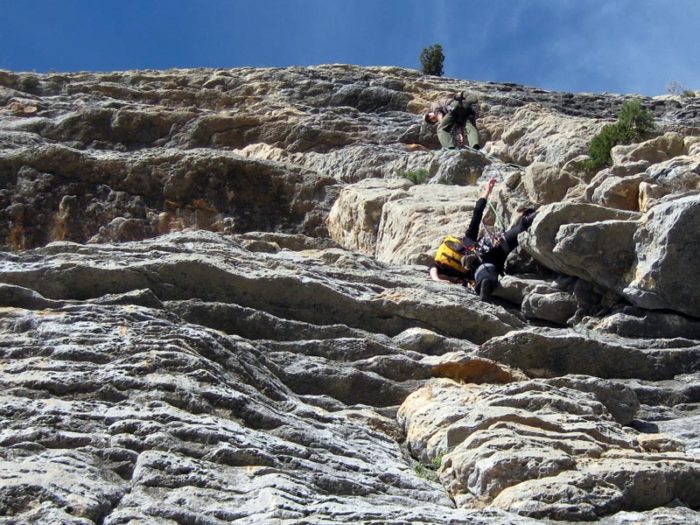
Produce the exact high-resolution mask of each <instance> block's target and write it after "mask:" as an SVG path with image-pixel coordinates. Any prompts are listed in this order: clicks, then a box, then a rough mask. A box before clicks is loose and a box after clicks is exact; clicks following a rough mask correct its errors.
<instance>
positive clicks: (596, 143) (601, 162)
mask: <svg viewBox="0 0 700 525" xmlns="http://www.w3.org/2000/svg"><path fill="white" fill-rule="evenodd" d="M653 130H654V117H653V115H652V114H651V112H650V111H649V110H647V109H643V108H642V105H641V103H640V102H639V100H636V99H635V100H628V101H627V102H625V103H624V104H623V105H622V108H620V112H619V113H618V116H617V122H616V123H614V124H608V125H607V126H604V127H603V129H602V130H600V133H598V134H597V135H596V136H595V137H593V140H591V144H590V146H589V147H588V156H589V157H590V160H589V161H588V162H587V163H586V168H589V169H599V168H602V167H603V166H607V165H609V164H610V162H611V161H612V159H611V157H610V150H612V148H613V147H614V146H617V145H618V144H631V143H633V142H635V141H638V140H640V139H643V138H644V137H645V136H647V135H648V134H649V133H651V132H652V131H653Z"/></svg>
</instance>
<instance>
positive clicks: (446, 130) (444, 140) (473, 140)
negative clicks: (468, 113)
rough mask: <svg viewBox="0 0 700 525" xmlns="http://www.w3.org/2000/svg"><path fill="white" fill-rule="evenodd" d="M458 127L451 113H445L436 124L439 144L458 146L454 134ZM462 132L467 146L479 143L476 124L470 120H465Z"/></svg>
mask: <svg viewBox="0 0 700 525" xmlns="http://www.w3.org/2000/svg"><path fill="white" fill-rule="evenodd" d="M459 130H460V128H459V127H458V126H457V125H456V123H455V120H454V117H453V116H452V113H451V112H450V113H448V114H447V115H445V116H444V117H443V118H442V120H441V121H440V123H439V124H438V126H437V136H438V140H439V141H440V145H441V146H442V147H443V148H449V149H454V148H457V147H459V144H457V139H456V134H457V132H458V131H459ZM464 134H465V139H466V143H467V144H468V145H469V147H472V148H473V147H474V146H476V145H478V144H479V131H478V130H477V129H476V126H475V125H474V124H473V123H472V122H471V121H469V120H468V121H467V122H466V124H465V125H464Z"/></svg>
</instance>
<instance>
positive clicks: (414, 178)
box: [398, 168, 430, 184]
mask: <svg viewBox="0 0 700 525" xmlns="http://www.w3.org/2000/svg"><path fill="white" fill-rule="evenodd" d="M398 175H399V177H403V178H404V179H408V180H410V181H411V182H412V183H413V184H425V183H426V182H428V179H429V178H430V172H429V171H428V170H427V169H425V168H420V169H417V170H399V172H398Z"/></svg>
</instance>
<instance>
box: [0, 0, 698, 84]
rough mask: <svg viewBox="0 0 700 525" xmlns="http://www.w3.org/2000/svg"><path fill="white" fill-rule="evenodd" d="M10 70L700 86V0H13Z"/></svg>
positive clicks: (7, 40)
mask: <svg viewBox="0 0 700 525" xmlns="http://www.w3.org/2000/svg"><path fill="white" fill-rule="evenodd" d="M0 8H1V11H0V12H2V31H1V32H0V69H9V70H13V71H37V72H47V71H111V70H124V69H143V68H155V69H167V68H171V67H239V66H255V67H283V66H290V65H316V64H330V63H349V64H358V65H396V66H401V67H407V68H414V69H418V68H419V67H420V63H419V58H418V57H419V55H420V52H421V50H422V49H423V48H424V47H427V46H429V45H432V44H435V43H439V44H441V45H442V46H443V50H444V53H445V76H449V77H455V78H461V79H467V80H478V81H496V82H515V83H518V84H526V85H529V86H537V87H541V88H544V89H552V90H560V91H573V92H603V91H608V92H614V93H640V94H644V95H660V94H664V93H666V87H667V85H668V83H669V82H671V81H676V82H680V83H681V84H682V85H683V86H684V87H686V88H689V89H700V68H699V67H698V64H700V37H698V36H697V35H698V29H697V27H698V26H699V25H700V0H608V1H603V0H484V1H482V0H342V1H341V0H257V1H249V0H168V1H166V0H118V1H116V0H0Z"/></svg>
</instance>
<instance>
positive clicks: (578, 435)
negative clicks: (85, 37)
mask: <svg viewBox="0 0 700 525" xmlns="http://www.w3.org/2000/svg"><path fill="white" fill-rule="evenodd" d="M459 91H464V92H465V94H467V95H469V96H474V97H476V99H477V101H478V102H477V105H478V113H479V119H478V122H477V125H478V127H479V132H480V134H481V137H482V146H483V147H482V148H481V149H480V150H472V149H460V150H440V149H438V148H439V143H438V141H437V139H436V137H435V130H434V129H433V128H432V127H431V126H429V125H427V124H426V123H425V122H424V120H423V113H424V111H425V110H426V109H427V108H428V107H429V106H430V104H431V102H432V101H434V100H436V99H438V98H441V97H444V96H448V95H450V94H452V93H456V92H459ZM630 98H632V97H631V96H619V95H608V94H583V93H581V94H572V93H557V92H551V91H545V90H541V89H537V88H529V87H524V86H518V85H515V84H508V83H493V82H475V81H466V80H459V79H450V78H440V77H428V76H423V75H421V74H419V73H418V72H416V71H412V70H405V69H401V68H395V67H372V68H363V67H356V66H349V65H341V64H336V65H326V66H317V67H308V68H301V67H294V68H283V69H280V68H269V69H253V68H240V69H193V70H169V71H124V72H113V73H101V74H93V73H75V74H63V73H62V74H47V75H37V74H29V73H25V74H20V73H13V72H9V71H0V181H1V182H2V184H1V187H0V389H1V390H2V403H1V404H0V523H8V524H9V523H66V524H81V525H85V524H104V525H117V524H122V523H206V524H214V523H217V524H218V523H229V522H237V523H238V522H240V523H246V524H260V525H263V524H264V525H269V524H279V525H282V524H285V525H291V524H300V523H309V524H316V523H318V524H320V523H377V524H379V523H382V524H396V525H399V524H405V523H411V524H425V525H428V524H430V525H436V524H445V525H448V524H450V525H454V524H457V523H460V524H461V523H470V524H476V525H501V524H504V523H509V524H513V525H520V524H536V523H544V522H547V523H551V522H552V520H555V521H559V522H562V523H571V522H579V521H581V520H587V521H594V522H599V523H602V524H604V525H611V524H615V525H617V524H620V525H622V524H626V523H631V522H634V523H649V524H654V525H662V524H663V525H669V524H675V523H684V524H685V523H700V518H699V516H700V514H699V513H698V509H700V501H699V500H698V494H700V490H699V489H700V487H699V486H698V480H699V479H700V467H698V465H699V464H700V463H699V458H700V439H698V436H699V435H700V395H699V392H700V388H699V386H698V385H700V350H699V349H700V307H698V304H697V298H698V297H700V284H698V283H700V279H698V277H699V276H698V275H697V272H696V271H695V267H694V262H695V261H696V260H697V259H698V257H697V254H696V253H695V252H696V251H697V248H696V246H698V244H699V243H698V242H697V239H696V238H695V233H694V232H697V231H698V225H696V224H695V223H696V222H697V221H696V211H697V210H696V208H697V206H696V204H697V199H698V190H699V184H700V183H699V180H700V169H699V168H698V166H700V139H698V137H697V135H698V129H700V117H699V115H700V102H698V100H696V99H695V98H693V97H670V96H663V97H654V98H649V97H644V98H641V99H640V101H641V103H642V104H643V105H644V107H646V108H648V109H649V110H650V111H651V112H652V113H653V115H654V117H655V121H656V123H657V131H656V132H655V134H654V135H653V136H651V137H649V139H648V140H645V141H642V142H640V143H639V144H631V145H625V146H617V147H616V148H614V149H613V152H612V156H613V163H612V165H611V166H608V167H605V168H604V169H601V170H594V169H592V168H590V165H589V163H588V162H587V160H588V157H587V156H586V152H587V149H588V144H589V143H590V140H591V139H592V137H593V136H594V135H595V133H597V132H598V130H600V129H601V128H602V126H604V125H605V124H606V123H609V122H611V121H613V120H614V119H615V118H616V116H617V113H618V111H619V109H620V107H621V106H622V104H623V103H624V102H625V101H626V100H629V99H630ZM635 98H637V97H636V96H635ZM491 178H495V179H496V180H497V186H496V188H495V190H494V192H493V193H492V195H491V198H490V202H489V205H488V206H487V212H486V214H485V217H484V222H483V225H482V230H487V229H488V231H489V232H490V233H491V234H493V235H496V234H498V233H499V232H500V231H502V230H504V229H507V228H508V227H510V226H512V225H513V224H515V223H516V222H517V220H518V219H519V217H520V214H521V213H522V211H523V210H524V209H526V208H537V209H538V211H537V215H536V218H535V221H534V223H533V225H532V227H531V228H530V229H529V231H528V232H527V233H523V234H521V235H520V237H519V242H520V247H519V248H518V249H516V250H515V251H514V252H513V253H512V254H511V255H510V257H509V259H508V261H507V264H506V271H507V273H509V274H510V275H503V276H501V279H500V286H499V287H498V288H497V289H496V290H495V292H494V295H493V297H492V299H491V300H490V301H488V302H482V301H480V300H479V299H478V297H477V296H476V295H475V294H474V292H473V291H472V290H471V289H470V288H468V287H462V286H454V285H451V284H446V283H437V282H433V281H431V280H430V278H429V277H428V272H427V267H426V265H427V264H429V263H430V262H431V260H432V257H433V255H434V252H435V249H436V248H437V247H438V245H439V243H440V241H441V239H442V237H443V236H445V235H448V234H449V235H458V236H461V235H462V234H463V233H464V230H465V228H466V226H467V224H468V222H469V219H470V214H471V212H472V210H473V208H474V205H475V203H476V201H477V199H478V198H479V196H480V195H481V193H482V187H483V183H484V182H486V181H487V180H489V179H491Z"/></svg>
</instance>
